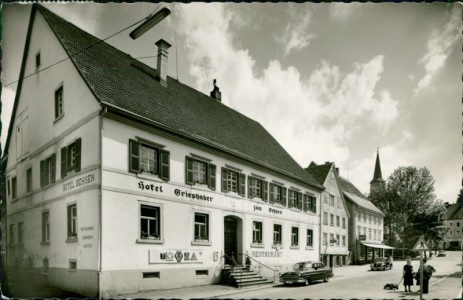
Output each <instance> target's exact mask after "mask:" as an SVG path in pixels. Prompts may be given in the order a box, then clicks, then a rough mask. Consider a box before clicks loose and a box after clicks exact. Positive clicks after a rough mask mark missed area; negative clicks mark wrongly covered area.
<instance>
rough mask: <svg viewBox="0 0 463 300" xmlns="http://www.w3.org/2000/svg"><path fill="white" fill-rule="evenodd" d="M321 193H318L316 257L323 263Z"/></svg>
mask: <svg viewBox="0 0 463 300" xmlns="http://www.w3.org/2000/svg"><path fill="white" fill-rule="evenodd" d="M322 194H323V191H322V192H321V193H320V209H319V210H318V211H319V212H320V213H319V215H318V216H319V217H318V253H319V254H318V256H319V257H320V261H321V262H323V260H322V243H323V237H322V198H323V195H322Z"/></svg>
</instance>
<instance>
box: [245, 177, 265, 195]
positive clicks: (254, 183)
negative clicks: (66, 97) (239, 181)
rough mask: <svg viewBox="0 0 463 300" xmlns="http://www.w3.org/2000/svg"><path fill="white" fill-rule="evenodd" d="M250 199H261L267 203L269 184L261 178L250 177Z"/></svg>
mask: <svg viewBox="0 0 463 300" xmlns="http://www.w3.org/2000/svg"><path fill="white" fill-rule="evenodd" d="M248 197H249V199H253V198H260V199H262V200H263V201H267V198H268V182H267V181H264V180H262V179H259V178H255V177H252V176H248Z"/></svg>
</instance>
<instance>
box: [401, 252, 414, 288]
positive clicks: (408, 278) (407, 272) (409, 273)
mask: <svg viewBox="0 0 463 300" xmlns="http://www.w3.org/2000/svg"><path fill="white" fill-rule="evenodd" d="M413 274H414V273H413V266H412V262H411V261H410V260H409V259H407V264H406V265H405V266H404V269H403V278H404V287H405V292H409V293H411V292H412V290H411V289H410V287H411V286H412V285H413ZM407 286H408V289H407Z"/></svg>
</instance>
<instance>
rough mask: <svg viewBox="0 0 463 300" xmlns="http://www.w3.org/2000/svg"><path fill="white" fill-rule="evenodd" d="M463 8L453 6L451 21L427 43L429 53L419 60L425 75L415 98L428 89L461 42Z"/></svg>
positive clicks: (415, 90)
mask: <svg viewBox="0 0 463 300" xmlns="http://www.w3.org/2000/svg"><path fill="white" fill-rule="evenodd" d="M460 30H461V7H460V6H459V5H455V6H453V8H452V10H451V11H450V20H449V21H448V22H447V23H446V24H445V26H444V27H443V28H442V29H440V30H434V31H433V32H432V33H431V36H430V38H429V40H428V43H427V52H426V54H425V55H424V56H423V57H422V58H421V59H420V60H419V63H420V64H423V65H424V69H425V71H426V73H425V75H424V76H423V77H422V78H421V79H420V80H419V81H418V84H417V86H416V88H415V89H414V90H413V97H416V96H417V94H418V93H419V92H420V91H422V90H423V89H425V88H427V87H428V86H429V85H430V83H431V80H432V79H433V77H434V76H435V75H436V74H437V72H438V71H439V70H440V69H442V67H444V65H445V61H446V60H447V57H448V56H449V55H450V53H451V51H452V50H453V49H454V47H455V44H456V42H457V41H458V40H459V39H460V40H461V33H460Z"/></svg>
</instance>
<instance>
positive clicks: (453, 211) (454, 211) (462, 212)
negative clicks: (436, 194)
mask: <svg viewBox="0 0 463 300" xmlns="http://www.w3.org/2000/svg"><path fill="white" fill-rule="evenodd" d="M446 209H447V211H446V212H445V219H446V220H456V219H463V207H461V205H460V203H457V204H450V205H449V206H447V208H446Z"/></svg>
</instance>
